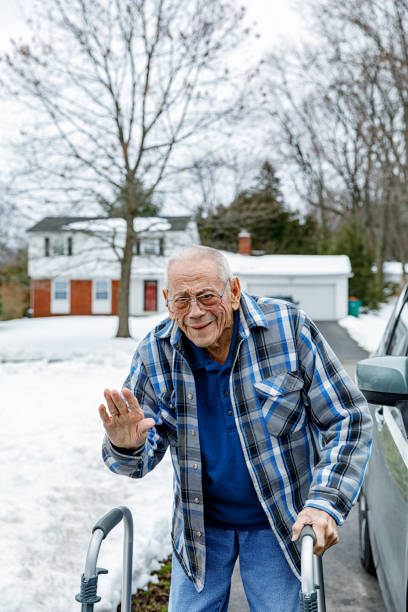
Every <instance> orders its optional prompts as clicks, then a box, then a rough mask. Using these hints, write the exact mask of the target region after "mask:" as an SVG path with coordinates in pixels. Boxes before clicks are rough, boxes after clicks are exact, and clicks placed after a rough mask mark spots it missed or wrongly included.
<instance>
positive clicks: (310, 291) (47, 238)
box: [28, 217, 351, 321]
mask: <svg viewBox="0 0 408 612" xmlns="http://www.w3.org/2000/svg"><path fill="white" fill-rule="evenodd" d="M124 229H125V228H124V221H123V220H122V219H107V218H100V217H98V218H83V217H47V218H45V219H43V220H42V221H40V222H39V223H37V224H36V225H35V226H34V227H32V228H31V229H30V230H29V268H28V269H29V275H30V277H31V300H32V309H33V315H34V316H35V317H42V316H43V317H44V316H50V315H58V314H71V315H89V314H95V315H96V314H113V315H114V314H117V302H118V291H119V282H120V264H119V261H118V257H117V255H118V254H119V255H120V252H121V249H122V248H123V244H124V236H125V231H124ZM134 229H135V231H136V232H137V233H138V239H137V242H136V245H135V253H134V257H133V263H132V270H131V287H130V296H129V311H130V314H131V315H140V314H144V313H148V312H156V311H163V312H164V311H165V310H166V308H165V304H164V300H163V299H162V297H161V290H162V289H163V287H164V279H165V267H166V261H167V258H168V256H169V255H171V254H172V253H174V252H175V251H176V250H177V249H178V248H180V247H182V246H188V245H190V244H199V242H200V238H199V234H198V231H197V226H196V223H195V222H194V221H192V220H191V219H190V218H189V217H141V218H137V219H135V223H134ZM238 250H239V252H238V253H232V252H225V253H224V254H225V255H226V257H227V259H228V260H229V263H230V266H231V270H232V273H233V274H234V275H237V276H239V278H240V281H241V285H242V288H243V289H244V290H245V291H247V292H248V293H250V294H252V295H263V296H270V297H281V298H285V299H288V300H291V301H293V302H295V303H297V304H299V306H301V307H302V308H304V310H306V312H307V313H308V314H309V316H311V317H312V318H313V319H315V320H320V321H330V320H337V319H340V318H342V317H344V316H346V315H347V308H348V278H349V277H350V276H351V266H350V260H349V258H348V257H347V256H346V255H261V256H253V255H250V253H251V239H250V236H249V234H248V233H246V232H241V234H240V237H239V244H238Z"/></svg>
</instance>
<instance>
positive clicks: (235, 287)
mask: <svg viewBox="0 0 408 612" xmlns="http://www.w3.org/2000/svg"><path fill="white" fill-rule="evenodd" d="M230 286H231V306H232V310H238V308H239V303H240V301H241V283H240V282H239V278H238V276H234V278H232V279H231V285H230Z"/></svg>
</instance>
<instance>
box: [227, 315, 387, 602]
mask: <svg viewBox="0 0 408 612" xmlns="http://www.w3.org/2000/svg"><path fill="white" fill-rule="evenodd" d="M317 326H318V327H319V329H320V331H321V332H322V333H323V335H324V336H325V338H326V339H327V341H328V342H329V344H330V345H331V347H332V348H333V350H334V351H335V353H336V354H337V356H338V357H339V359H340V361H341V362H342V364H343V366H344V367H345V369H346V370H347V372H348V373H349V374H350V376H351V377H352V378H353V380H354V372H355V366H356V363H357V361H359V360H360V359H364V358H365V357H367V353H366V352H365V351H364V350H363V349H361V348H360V347H359V346H358V345H357V344H356V343H355V342H354V340H352V339H351V338H350V336H349V335H348V334H347V332H346V331H345V330H344V329H343V328H342V327H340V325H338V324H337V323H336V322H332V321H322V322H317ZM339 533H340V542H339V544H337V545H336V546H335V547H333V548H331V549H330V550H328V551H327V552H326V553H325V556H324V573H325V588H326V606H327V611H328V612H332V611H335V610H345V611H349V612H352V611H353V612H380V611H382V612H383V611H384V610H385V606H384V603H383V601H382V597H381V593H380V590H379V587H378V583H377V580H376V579H375V578H373V577H372V576H369V575H368V574H366V572H365V571H364V570H363V568H362V567H361V564H360V560H359V552H358V512H357V507H356V506H354V508H353V509H352V511H351V513H350V515H349V517H348V519H347V521H346V522H345V524H344V525H343V527H341V529H340V532H339ZM229 612H249V607H248V604H247V601H246V597H245V593H244V589H243V587H242V582H241V578H240V575H239V565H238V563H237V565H236V567H235V570H234V574H233V580H232V588H231V599H230V605H229ZM265 612H268V611H266V610H265Z"/></svg>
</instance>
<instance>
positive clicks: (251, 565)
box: [169, 526, 300, 612]
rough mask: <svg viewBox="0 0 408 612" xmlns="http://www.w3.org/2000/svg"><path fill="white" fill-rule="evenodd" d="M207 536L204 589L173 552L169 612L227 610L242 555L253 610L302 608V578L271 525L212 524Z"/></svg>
mask: <svg viewBox="0 0 408 612" xmlns="http://www.w3.org/2000/svg"><path fill="white" fill-rule="evenodd" d="M205 537H206V549H207V561H206V574H205V585H204V588H203V590H202V591H201V593H197V591H196V588H195V586H194V584H193V583H192V582H191V580H189V578H187V576H186V575H185V573H184V571H183V569H182V568H181V566H180V564H179V562H178V561H177V559H176V557H175V555H174V554H173V568H172V574H171V588H170V601H169V612H226V611H227V610H228V602H229V596H230V588H231V575H232V571H233V569H234V565H235V561H236V559H237V557H238V555H239V566H240V571H241V578H242V583H243V586H244V589H245V594H246V596H247V599H248V604H249V608H250V610H251V612H299V590H300V582H299V581H298V579H297V578H296V576H295V575H294V574H293V572H292V571H291V569H290V567H289V564H288V562H287V561H286V559H285V557H284V555H283V552H282V551H281V548H280V546H279V544H278V542H277V540H276V537H275V535H274V533H273V532H272V530H271V529H262V530H259V531H235V530H232V529H231V530H225V529H216V528H215V527H208V526H207V527H206V528H205Z"/></svg>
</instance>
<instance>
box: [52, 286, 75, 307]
mask: <svg viewBox="0 0 408 612" xmlns="http://www.w3.org/2000/svg"><path fill="white" fill-rule="evenodd" d="M70 308H71V306H70V281H69V280H65V279H55V280H53V281H52V291H51V313H52V314H69V312H70Z"/></svg>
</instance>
